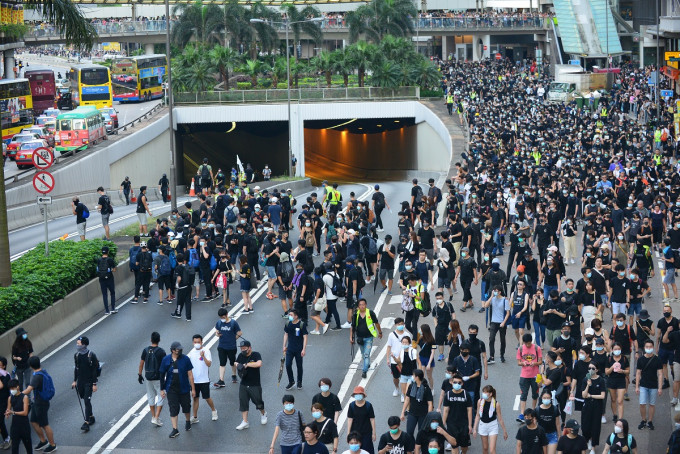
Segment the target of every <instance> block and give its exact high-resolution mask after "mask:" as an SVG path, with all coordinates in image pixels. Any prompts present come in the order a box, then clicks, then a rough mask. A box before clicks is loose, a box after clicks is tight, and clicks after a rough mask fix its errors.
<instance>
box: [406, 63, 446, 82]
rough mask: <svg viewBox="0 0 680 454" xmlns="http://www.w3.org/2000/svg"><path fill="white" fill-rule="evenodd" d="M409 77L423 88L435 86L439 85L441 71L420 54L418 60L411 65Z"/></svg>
mask: <svg viewBox="0 0 680 454" xmlns="http://www.w3.org/2000/svg"><path fill="white" fill-rule="evenodd" d="M410 79H411V80H412V81H413V82H414V83H415V84H416V85H420V86H421V87H423V88H429V87H436V86H438V85H439V81H440V79H441V73H440V72H439V71H437V68H436V67H435V66H434V65H433V64H432V62H430V61H429V60H427V59H426V58H425V57H422V56H421V59H420V61H419V62H417V63H415V64H413V65H411V74H410Z"/></svg>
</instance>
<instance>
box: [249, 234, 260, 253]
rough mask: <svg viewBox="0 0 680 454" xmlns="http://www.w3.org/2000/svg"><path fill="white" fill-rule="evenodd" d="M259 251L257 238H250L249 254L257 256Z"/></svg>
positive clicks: (252, 236)
mask: <svg viewBox="0 0 680 454" xmlns="http://www.w3.org/2000/svg"><path fill="white" fill-rule="evenodd" d="M258 249H259V247H258V244H257V238H256V237H255V235H250V238H249V239H248V252H250V253H251V254H255V253H257V250H258Z"/></svg>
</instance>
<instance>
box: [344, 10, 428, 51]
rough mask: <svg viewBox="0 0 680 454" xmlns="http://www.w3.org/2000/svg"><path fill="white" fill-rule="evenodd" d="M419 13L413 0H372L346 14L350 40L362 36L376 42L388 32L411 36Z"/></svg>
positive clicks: (352, 40) (354, 40) (355, 39)
mask: <svg viewBox="0 0 680 454" xmlns="http://www.w3.org/2000/svg"><path fill="white" fill-rule="evenodd" d="M417 13H418V11H417V9H416V7H415V6H414V5H413V2H412V1H411V0H372V1H371V3H368V4H364V5H361V6H360V7H359V8H357V9H356V10H354V11H350V12H348V13H347V14H346V16H345V20H346V22H347V24H349V39H350V42H352V43H354V42H356V41H357V40H359V38H360V37H361V36H364V37H365V38H366V39H367V40H370V41H373V42H375V43H378V42H380V41H381V40H382V38H383V37H384V36H386V35H388V34H391V35H394V36H403V37H407V36H410V35H412V34H413V31H414V28H413V17H415V16H416V14H417Z"/></svg>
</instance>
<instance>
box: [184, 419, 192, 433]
mask: <svg viewBox="0 0 680 454" xmlns="http://www.w3.org/2000/svg"><path fill="white" fill-rule="evenodd" d="M184 430H186V431H189V430H191V421H185V422H184Z"/></svg>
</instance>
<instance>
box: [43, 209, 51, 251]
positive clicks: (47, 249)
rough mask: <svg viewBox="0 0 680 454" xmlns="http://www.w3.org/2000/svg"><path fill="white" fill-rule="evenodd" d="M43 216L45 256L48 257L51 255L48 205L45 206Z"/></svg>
mask: <svg viewBox="0 0 680 454" xmlns="http://www.w3.org/2000/svg"><path fill="white" fill-rule="evenodd" d="M43 218H44V220H45V257H47V256H48V255H50V246H49V244H50V243H49V241H48V239H47V205H44V206H43Z"/></svg>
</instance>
